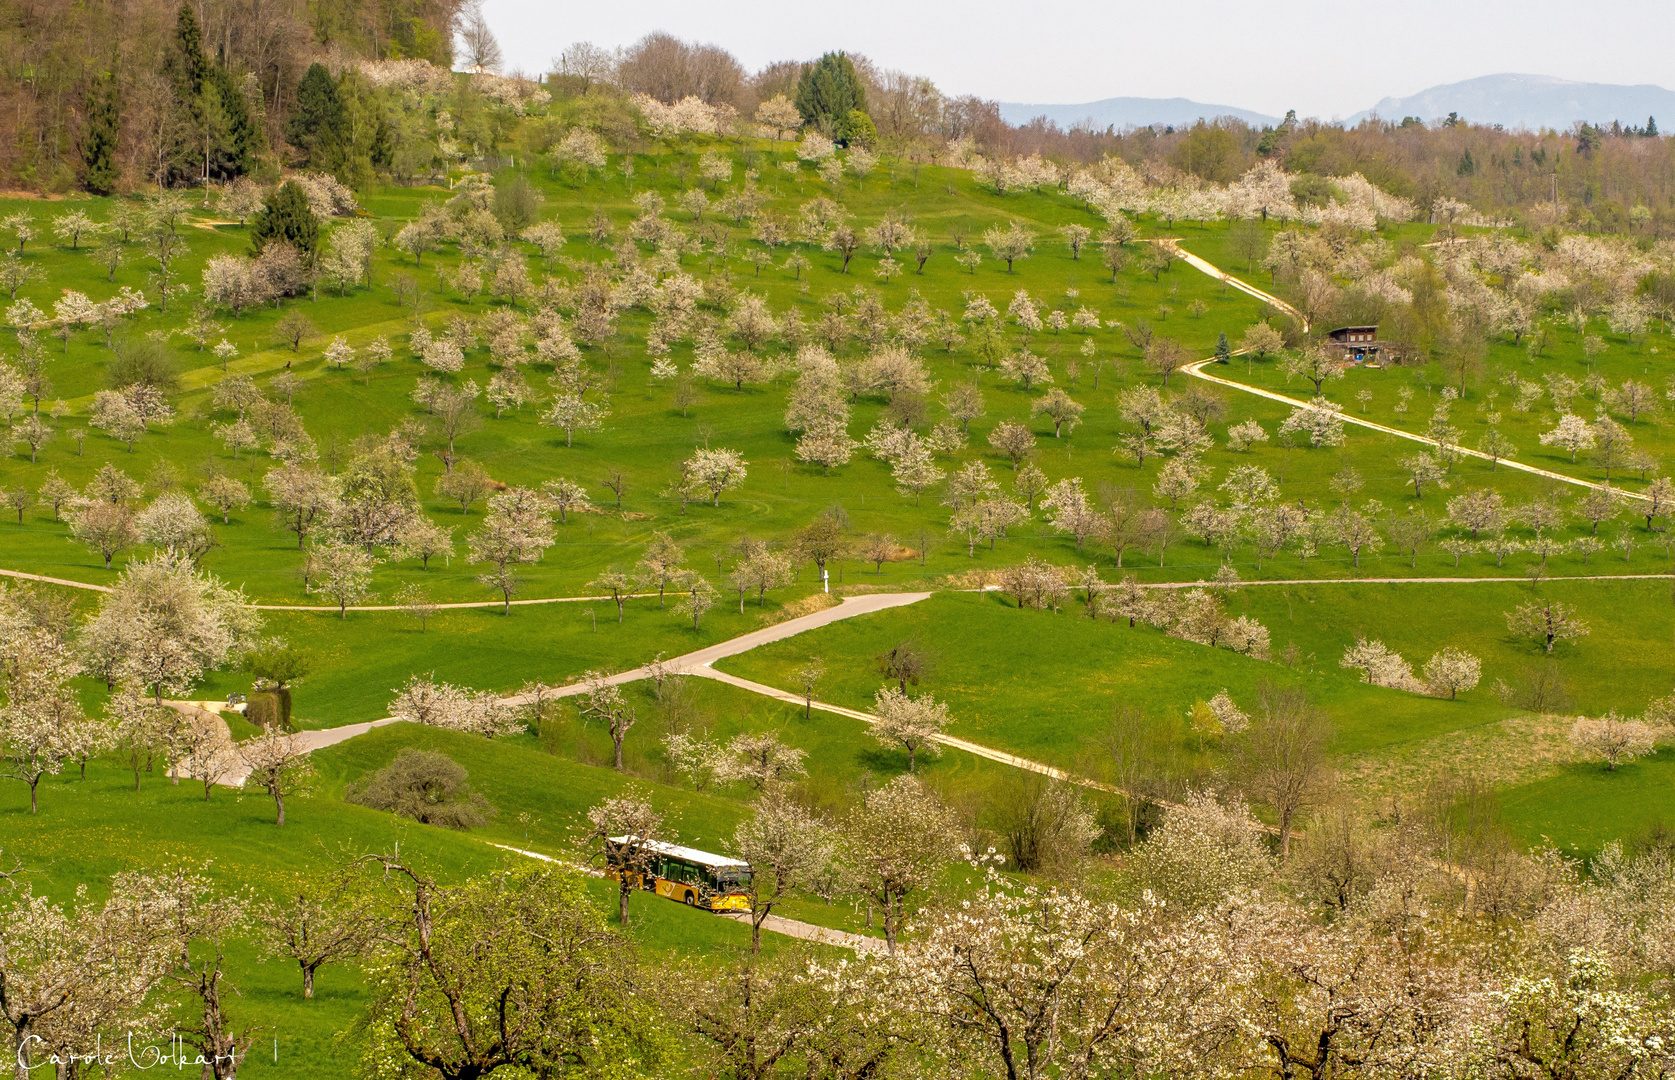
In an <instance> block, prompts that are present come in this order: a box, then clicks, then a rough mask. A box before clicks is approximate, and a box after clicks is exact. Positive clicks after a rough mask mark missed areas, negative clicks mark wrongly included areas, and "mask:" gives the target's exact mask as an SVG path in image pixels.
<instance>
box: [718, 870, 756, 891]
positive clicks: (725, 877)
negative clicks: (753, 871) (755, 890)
mask: <svg viewBox="0 0 1675 1080" xmlns="http://www.w3.org/2000/svg"><path fill="white" fill-rule="evenodd" d="M715 883H716V887H717V888H718V889H720V891H722V892H731V893H737V892H744V891H745V890H747V889H749V888H750V871H749V870H734V869H729V870H717V871H716V872H715Z"/></svg>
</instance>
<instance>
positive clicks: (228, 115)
mask: <svg viewBox="0 0 1675 1080" xmlns="http://www.w3.org/2000/svg"><path fill="white" fill-rule="evenodd" d="M200 111H201V112H202V114H203V119H204V126H205V131H206V138H205V140H204V148H205V151H206V153H207V154H208V156H209V161H208V173H209V176H210V177H211V178H212V179H217V180H231V179H233V178H234V177H236V176H243V175H244V174H245V173H247V172H249V171H250V168H251V166H252V165H253V164H254V162H255V158H256V152H257V150H258V149H260V142H259V139H260V135H259V133H258V132H257V130H256V125H255V123H254V122H252V121H251V119H250V106H249V104H248V103H247V102H246V101H245V100H244V91H243V90H241V89H240V88H239V84H238V79H237V78H235V77H234V76H233V73H232V72H230V71H228V70H227V69H226V68H224V67H222V66H221V65H219V64H217V65H216V66H214V67H213V68H211V69H210V71H209V75H208V77H207V78H206V79H205V80H204V92H203V102H202V107H201V110H200Z"/></svg>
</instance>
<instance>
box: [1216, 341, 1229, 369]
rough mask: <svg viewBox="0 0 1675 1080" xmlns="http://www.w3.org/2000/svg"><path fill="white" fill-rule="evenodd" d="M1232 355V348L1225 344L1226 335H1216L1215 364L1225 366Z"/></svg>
mask: <svg viewBox="0 0 1675 1080" xmlns="http://www.w3.org/2000/svg"><path fill="white" fill-rule="evenodd" d="M1232 355H1233V346H1231V345H1229V344H1228V343H1227V335H1226V334H1218V335H1216V363H1218V364H1225V363H1227V361H1228V359H1229V358H1230V357H1231V356H1232Z"/></svg>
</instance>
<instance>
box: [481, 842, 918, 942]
mask: <svg viewBox="0 0 1675 1080" xmlns="http://www.w3.org/2000/svg"><path fill="white" fill-rule="evenodd" d="M485 842H486V843H487V844H488V845H489V847H496V848H499V849H500V850H501V851H510V852H511V853H512V854H514V855H522V856H523V857H524V858H526V859H537V860H539V861H541V862H546V863H556V864H558V865H559V866H567V867H569V868H570V869H572V870H578V871H580V872H581V873H584V874H587V875H589V876H591V877H603V876H604V875H603V874H602V873H601V872H600V871H599V869H598V868H597V867H591V866H581V865H579V864H577V863H575V862H572V861H570V860H568V859H556V858H554V857H553V856H551V855H543V854H541V853H540V852H539V851H528V850H526V849H524V848H520V847H513V846H511V845H510V844H496V843H495V842H493V841H492V840H490V841H485ZM716 914H718V915H720V916H721V917H722V918H724V919H734V920H736V921H738V922H742V923H746V924H748V923H749V922H750V916H749V915H748V914H746V913H745V912H742V911H739V912H732V911H720V912H716ZM762 929H764V930H766V931H768V932H770V933H774V934H783V935H785V936H786V937H793V938H797V939H798V940H800V941H817V942H819V943H820V944H822V945H836V946H838V947H839V948H843V949H854V950H855V951H856V952H878V951H880V950H882V949H884V948H885V942H884V939H883V938H879V937H869V936H867V935H866V934H852V933H850V932H849V931H847V930H833V929H832V928H831V927H828V926H816V925H815V924H814V923H808V922H803V921H801V920H799V919H785V918H781V917H780V916H778V915H769V916H768V917H767V918H766V919H763V920H762Z"/></svg>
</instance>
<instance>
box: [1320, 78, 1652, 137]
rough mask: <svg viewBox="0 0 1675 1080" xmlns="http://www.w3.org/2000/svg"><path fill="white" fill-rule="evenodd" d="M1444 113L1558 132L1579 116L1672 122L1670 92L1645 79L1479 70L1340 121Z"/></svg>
mask: <svg viewBox="0 0 1675 1080" xmlns="http://www.w3.org/2000/svg"><path fill="white" fill-rule="evenodd" d="M1449 113H1458V114H1459V115H1460V117H1461V119H1464V120H1470V121H1471V122H1472V123H1474V124H1500V125H1501V126H1503V127H1508V128H1527V129H1529V130H1531V131H1535V130H1538V129H1540V128H1544V127H1546V128H1553V129H1555V130H1557V131H1564V130H1565V129H1566V128H1569V127H1570V125H1572V124H1574V123H1576V122H1577V121H1579V120H1580V121H1584V122H1586V123H1592V124H1609V123H1611V121H1613V120H1621V121H1622V122H1623V123H1625V124H1632V125H1635V126H1639V125H1641V124H1644V123H1645V122H1646V118H1647V117H1649V116H1662V117H1665V118H1666V119H1668V120H1672V121H1675V91H1670V90H1665V89H1664V88H1663V87H1661V86H1654V85H1652V84H1650V83H1643V84H1641V85H1639V86H1619V85H1615V84H1612V83H1585V82H1572V81H1571V80H1569V79H1555V78H1553V77H1552V76H1549V75H1515V74H1504V75H1484V76H1482V77H1481V78H1476V79H1467V80H1465V81H1464V82H1457V83H1448V84H1446V85H1444V86H1433V87H1431V88H1430V89H1428V90H1421V91H1420V92H1419V93H1417V94H1412V95H1410V96H1408V97H1400V98H1398V97H1387V98H1385V99H1384V100H1383V101H1380V102H1379V103H1378V104H1377V105H1374V106H1373V107H1372V108H1371V109H1367V110H1365V111H1363V112H1358V113H1356V114H1355V115H1354V116H1351V117H1349V119H1348V120H1346V121H1345V123H1349V124H1355V123H1359V122H1360V121H1362V120H1364V119H1366V118H1367V117H1368V116H1372V115H1375V114H1376V115H1377V116H1378V117H1379V118H1381V119H1384V120H1400V119H1401V118H1402V117H1404V116H1417V117H1419V118H1420V119H1421V120H1440V119H1443V118H1444V117H1446V116H1447V115H1448V114H1449Z"/></svg>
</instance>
